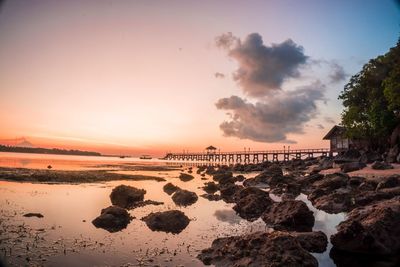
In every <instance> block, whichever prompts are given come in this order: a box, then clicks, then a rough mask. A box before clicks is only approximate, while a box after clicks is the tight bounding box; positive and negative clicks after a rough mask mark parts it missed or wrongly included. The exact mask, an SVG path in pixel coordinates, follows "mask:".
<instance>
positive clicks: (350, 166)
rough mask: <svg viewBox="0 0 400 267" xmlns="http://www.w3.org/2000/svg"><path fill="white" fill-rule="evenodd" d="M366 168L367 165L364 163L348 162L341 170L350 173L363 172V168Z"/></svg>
mask: <svg viewBox="0 0 400 267" xmlns="http://www.w3.org/2000/svg"><path fill="white" fill-rule="evenodd" d="M365 167H367V165H366V164H365V163H362V162H348V163H343V164H342V165H341V166H340V169H341V171H342V172H344V173H348V172H353V171H358V170H361V169H362V168H365Z"/></svg>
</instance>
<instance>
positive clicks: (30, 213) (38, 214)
mask: <svg viewBox="0 0 400 267" xmlns="http://www.w3.org/2000/svg"><path fill="white" fill-rule="evenodd" d="M23 216H24V217H28V218H30V217H36V218H43V217H44V216H43V214H41V213H35V212H29V213H25V214H24V215H23Z"/></svg>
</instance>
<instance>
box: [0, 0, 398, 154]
mask: <svg viewBox="0 0 400 267" xmlns="http://www.w3.org/2000/svg"><path fill="white" fill-rule="evenodd" d="M399 25H400V9H399V6H398V5H397V4H396V2H395V1H391V0H380V1H377V0H374V1H370V0H360V1H345V0H343V1H341V0H339V1H320V0H318V1H317V0H315V1H311V0H306V1H297V0H293V1H286V0H284V1H205V0H202V1H148V0H146V1H122V0H121V1H113V0H107V1H106V0H93V1H83V0H71V1H61V0H59V1H57V0H11V1H5V2H4V3H3V5H2V7H1V10H0V107H1V110H0V143H10V142H11V141H10V140H12V139H14V138H20V137H26V139H27V140H29V141H30V142H32V143H33V144H34V145H35V146H44V147H60V148H77V149H87V150H95V151H99V152H103V153H116V154H120V153H124V154H132V155H139V154H144V153H148V154H153V155H162V154H163V153H165V152H166V151H182V150H183V149H185V150H189V151H199V150H203V149H204V147H206V146H208V145H214V146H216V147H218V148H220V149H221V150H225V151H226V150H242V149H243V148H244V147H246V148H251V149H252V150H262V149H277V148H282V147H283V146H284V145H286V146H288V145H290V146H291V148H319V147H327V146H328V144H327V143H326V141H322V137H323V135H324V134H325V133H326V132H327V131H328V130H329V129H330V128H331V127H332V126H333V125H334V124H337V123H339V122H340V112H341V110H342V106H341V103H340V101H339V100H337V97H338V94H339V93H340V91H341V90H342V89H343V86H344V85H345V84H346V82H347V81H348V79H349V78H350V76H351V75H354V74H356V73H357V72H358V71H359V70H360V69H361V67H362V66H363V64H365V63H366V62H367V61H368V60H369V59H370V58H374V57H376V56H377V55H380V54H383V53H385V52H386V51H387V50H388V49H389V48H390V47H392V46H394V45H395V44H396V42H397V40H398V38H399V37H400V35H399V33H400V27H399ZM11 143H12V142H11Z"/></svg>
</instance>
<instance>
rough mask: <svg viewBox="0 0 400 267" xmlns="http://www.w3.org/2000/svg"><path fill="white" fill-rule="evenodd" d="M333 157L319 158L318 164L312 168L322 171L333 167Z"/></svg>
mask: <svg viewBox="0 0 400 267" xmlns="http://www.w3.org/2000/svg"><path fill="white" fill-rule="evenodd" d="M333 163H334V162H333V159H332V158H323V159H321V160H320V162H319V165H318V166H317V167H315V168H314V170H318V171H322V170H327V169H332V168H333Z"/></svg>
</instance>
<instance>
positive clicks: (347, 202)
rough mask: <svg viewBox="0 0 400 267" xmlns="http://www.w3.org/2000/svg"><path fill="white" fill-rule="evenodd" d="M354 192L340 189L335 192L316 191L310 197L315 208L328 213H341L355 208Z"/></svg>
mask: <svg viewBox="0 0 400 267" xmlns="http://www.w3.org/2000/svg"><path fill="white" fill-rule="evenodd" d="M353 196H354V194H353V191H352V190H351V189H349V188H340V189H337V190H333V191H331V192H330V191H324V190H321V189H317V190H314V191H313V192H312V193H311V194H309V195H308V197H307V198H308V200H310V201H311V203H312V204H313V206H314V207H315V208H317V209H319V210H323V211H325V212H326V213H334V214H336V213H340V212H347V211H350V210H352V209H353V208H354V207H355V203H354V197H353Z"/></svg>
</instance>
